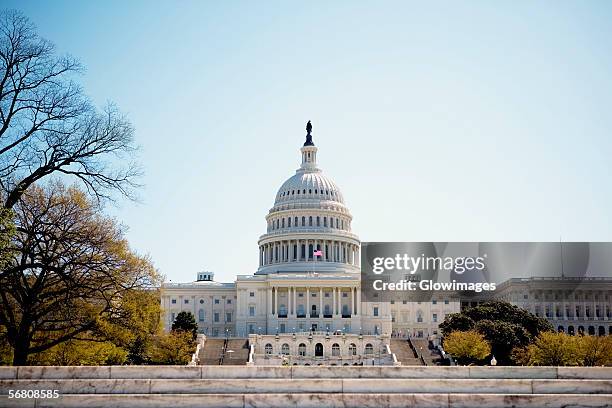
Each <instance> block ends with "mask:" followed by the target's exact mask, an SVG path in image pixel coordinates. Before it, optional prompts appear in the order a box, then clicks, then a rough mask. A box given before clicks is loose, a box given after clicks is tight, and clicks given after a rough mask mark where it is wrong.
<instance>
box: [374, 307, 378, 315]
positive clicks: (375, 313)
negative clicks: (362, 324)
mask: <svg viewBox="0 0 612 408" xmlns="http://www.w3.org/2000/svg"><path fill="white" fill-rule="evenodd" d="M374 316H378V307H374Z"/></svg>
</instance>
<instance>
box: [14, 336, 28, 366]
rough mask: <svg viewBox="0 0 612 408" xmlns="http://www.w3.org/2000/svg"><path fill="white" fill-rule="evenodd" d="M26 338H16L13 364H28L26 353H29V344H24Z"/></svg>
mask: <svg viewBox="0 0 612 408" xmlns="http://www.w3.org/2000/svg"><path fill="white" fill-rule="evenodd" d="M27 342H28V341H27V340H26V339H23V340H21V339H18V340H17V342H16V343H15V349H14V350H13V365H14V366H24V365H28V355H29V354H30V346H29V344H26V343H27Z"/></svg>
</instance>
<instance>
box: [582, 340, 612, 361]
mask: <svg viewBox="0 0 612 408" xmlns="http://www.w3.org/2000/svg"><path fill="white" fill-rule="evenodd" d="M578 353H579V355H580V360H581V365H583V366H589V367H592V366H608V367H609V366H612V335H608V336H582V337H579V338H578Z"/></svg>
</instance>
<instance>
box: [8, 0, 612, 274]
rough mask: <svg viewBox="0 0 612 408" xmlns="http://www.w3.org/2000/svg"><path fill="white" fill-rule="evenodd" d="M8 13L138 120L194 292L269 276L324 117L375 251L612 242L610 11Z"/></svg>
mask: <svg viewBox="0 0 612 408" xmlns="http://www.w3.org/2000/svg"><path fill="white" fill-rule="evenodd" d="M3 4H4V7H12V8H17V9H20V10H22V11H23V12H24V13H25V14H26V15H28V16H29V17H30V18H31V19H32V20H33V21H34V23H35V24H36V25H37V26H38V27H39V31H40V33H41V34H42V35H43V36H45V37H46V38H48V39H50V40H52V41H53V42H55V43H56V44H57V46H58V48H59V49H60V50H61V51H62V52H69V53H71V54H73V55H74V56H76V57H78V58H79V59H80V60H81V61H82V63H83V64H84V65H85V66H86V67H87V72H86V73H85V75H84V76H83V78H82V81H83V85H84V87H85V88H86V90H87V92H88V93H89V94H90V95H91V97H92V98H93V99H94V100H95V101H96V102H97V103H99V104H100V105H102V104H104V103H105V102H106V101H107V100H112V101H114V102H115V103H117V104H118V105H119V107H120V108H121V109H122V110H123V111H124V112H126V113H127V114H128V115H129V117H130V118H131V120H132V121H133V123H134V126H135V127H136V136H137V141H138V143H139V144H140V145H141V146H142V153H141V161H142V164H143V166H144V169H145V171H146V176H145V178H144V180H143V182H144V184H145V187H144V188H143V189H142V191H141V192H140V196H141V201H142V202H141V203H140V204H136V203H131V202H121V203H120V205H119V206H118V207H117V208H112V207H111V208H109V209H108V211H109V212H110V213H112V214H113V215H115V216H116V217H117V218H118V219H119V220H121V222H123V223H124V224H125V225H126V226H128V227H129V232H128V237H129V239H130V242H131V244H132V245H133V247H134V248H136V249H137V250H138V251H140V252H142V253H149V254H150V255H151V257H152V259H153V261H154V262H155V265H156V266H157V267H158V268H160V270H161V271H162V272H163V273H164V274H165V275H166V276H167V278H168V279H171V280H173V281H174V282H177V281H191V280H193V279H194V277H195V273H196V272H197V271H198V270H203V269H207V270H212V271H214V272H216V274H217V277H218V278H219V279H220V280H232V279H233V278H234V276H235V275H236V274H250V273H253V272H254V271H255V269H256V267H257V260H258V250H257V239H258V237H259V235H260V234H262V233H263V232H264V230H265V221H264V216H265V214H266V213H267V211H268V210H269V208H270V207H271V206H272V204H273V200H274V195H275V193H276V191H277V189H278V187H280V185H281V184H282V182H283V181H284V180H285V179H286V178H288V177H289V176H291V175H292V174H293V173H294V170H295V169H296V168H297V167H298V164H299V152H298V149H299V147H300V145H301V143H303V138H304V126H305V122H306V121H307V120H309V119H310V120H312V122H313V125H314V141H315V143H316V144H317V146H318V147H319V149H320V150H319V163H320V165H321V166H322V168H323V169H324V171H325V172H326V174H328V175H330V176H331V177H332V178H334V180H335V181H336V182H337V184H338V185H339V186H340V188H341V189H342V191H343V193H344V196H345V199H346V200H347V203H348V205H349V207H350V209H351V211H352V214H353V216H354V223H353V226H354V229H355V231H356V232H357V233H358V234H359V236H360V238H361V239H362V240H363V241H377V240H379V241H430V240H431V241H449V240H475V241H494V240H518V241H524V240H534V241H540V240H542V241H548V240H550V241H558V240H559V237H563V240H568V241H569V240H589V241H594V240H612V228H611V220H612V194H611V192H612V183H610V173H611V167H612V160H611V157H612V142H611V139H612V132H611V131H612V110H611V109H612V75H611V73H612V25H611V24H610V21H612V3H610V2H607V1H572V2H567V1H554V2H553V1H518V2H517V1H508V2H501V1H495V2H492V1H470V2H457V1H452V2H420V3H416V2H405V1H401V2H374V1H371V2H353V1H351V2H340V1H337V2H295V1H292V2H287V1H278V2H252V1H250V2H246V1H245V2H214V3H212V2H211V3H207V2H202V1H193V2H188V1H181V2H163V3H154V2H149V1H147V2H144V1H143V2H135V1H129V2H127V1H116V2H111V1H105V2H93V1H71V2H58V1H53V2H50V1H38V2H37V1H32V2H23V1H19V2H14V4H11V2H10V1H8V2H7V1H5V2H3Z"/></svg>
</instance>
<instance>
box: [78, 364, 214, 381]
mask: <svg viewBox="0 0 612 408" xmlns="http://www.w3.org/2000/svg"><path fill="white" fill-rule="evenodd" d="M80 378H84V377H80ZM109 378H113V379H124V378H125V379H128V378H148V379H156V378H177V379H178V378H202V370H201V367H200V366H171V365H169V366H110V377H109Z"/></svg>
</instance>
